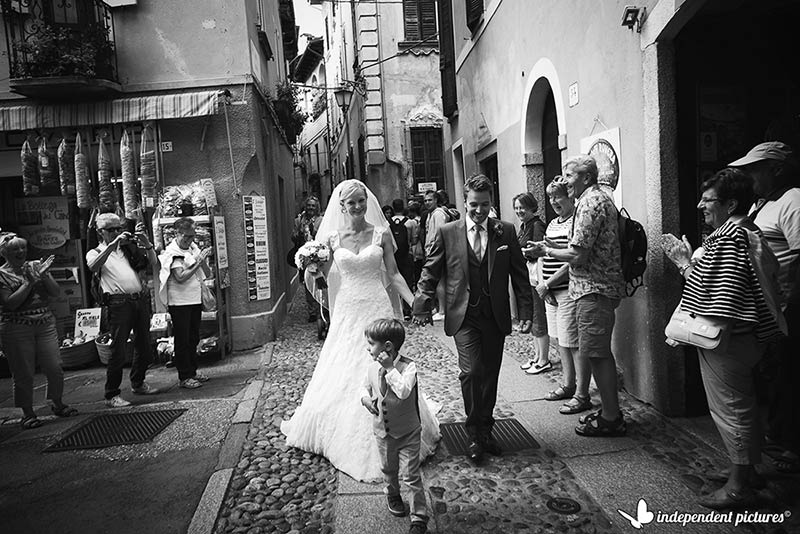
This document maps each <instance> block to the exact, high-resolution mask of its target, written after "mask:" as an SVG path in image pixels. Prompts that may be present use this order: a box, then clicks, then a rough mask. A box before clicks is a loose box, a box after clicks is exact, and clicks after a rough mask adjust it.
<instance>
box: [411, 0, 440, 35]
mask: <svg viewBox="0 0 800 534" xmlns="http://www.w3.org/2000/svg"><path fill="white" fill-rule="evenodd" d="M403 24H404V27H405V39H406V41H423V40H425V39H428V38H431V39H432V38H433V37H434V36H435V35H436V2H435V0H403ZM432 40H433V39H432ZM433 42H434V43H435V42H436V41H433Z"/></svg>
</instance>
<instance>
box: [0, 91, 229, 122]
mask: <svg viewBox="0 0 800 534" xmlns="http://www.w3.org/2000/svg"><path fill="white" fill-rule="evenodd" d="M218 94H219V91H198V92H191V93H173V94H166V95H149V96H136V97H128V98H117V99H115V100H104V101H99V102H89V103H80V104H44V105H38V104H26V105H21V106H20V105H17V106H3V105H2V104H0V131H12V130H34V129H41V128H64V127H74V126H91V125H101V124H116V123H125V122H142V121H150V120H159V119H185V118H189V117H202V116H204V115H214V114H216V113H217V95H218Z"/></svg>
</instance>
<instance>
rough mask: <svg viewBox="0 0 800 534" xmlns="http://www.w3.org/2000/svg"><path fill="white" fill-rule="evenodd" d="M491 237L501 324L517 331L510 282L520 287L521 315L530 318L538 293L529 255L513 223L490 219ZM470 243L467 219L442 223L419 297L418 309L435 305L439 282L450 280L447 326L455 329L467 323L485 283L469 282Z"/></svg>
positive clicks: (492, 284)
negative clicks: (533, 290)
mask: <svg viewBox="0 0 800 534" xmlns="http://www.w3.org/2000/svg"><path fill="white" fill-rule="evenodd" d="M486 228H487V234H488V235H487V237H488V243H487V245H486V253H485V254H486V255H487V256H488V258H487V259H488V268H489V287H488V288H487V289H488V293H489V295H490V296H491V303H492V312H493V314H494V320H495V321H496V322H497V326H498V327H499V328H500V331H501V332H503V334H505V335H508V334H510V333H511V309H510V306H509V295H508V282H509V280H510V281H511V286H512V287H513V289H514V295H515V297H516V299H517V310H518V312H519V319H520V320H529V319H530V318H531V313H532V311H531V310H532V307H531V306H532V297H531V295H532V293H531V287H530V283H529V282H528V271H527V267H526V266H525V258H523V257H522V251H521V250H520V246H519V242H518V241H517V235H516V231H515V230H514V226H513V225H512V224H510V223H507V222H503V221H500V220H498V219H492V218H491V217H490V218H488V219H486ZM470 250H471V248H470V244H469V240H468V239H467V227H466V222H465V221H464V219H459V220H457V221H454V222H451V223H447V224H445V225H443V226H442V227H440V228H439V229H437V231H436V237H435V239H434V242H433V246H432V247H431V251H430V254H429V255H428V258H427V260H426V261H425V266H424V267H423V269H422V274H421V275H420V278H419V281H418V282H417V295H416V297H415V298H414V307H413V313H414V314H415V315H416V314H423V313H426V312H429V311H430V310H431V301H432V300H433V297H434V295H435V294H436V285H437V283H438V282H439V280H440V279H444V280H445V303H444V314H445V319H444V331H445V334H447V335H448V336H452V335H454V334H455V333H456V332H458V330H459V329H460V328H461V325H462V323H463V322H464V317H465V315H466V312H467V304H468V303H469V298H470V293H471V292H473V293H474V292H475V291H480V290H481V288H470V287H469V257H468V254H470Z"/></svg>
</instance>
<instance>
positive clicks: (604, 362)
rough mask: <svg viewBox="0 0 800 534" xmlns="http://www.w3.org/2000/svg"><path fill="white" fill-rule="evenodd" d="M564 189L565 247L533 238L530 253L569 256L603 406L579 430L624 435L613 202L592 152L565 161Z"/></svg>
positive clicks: (577, 401) (586, 350) (586, 402)
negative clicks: (568, 220)
mask: <svg viewBox="0 0 800 534" xmlns="http://www.w3.org/2000/svg"><path fill="white" fill-rule="evenodd" d="M564 171H565V172H564V177H565V178H566V179H567V191H568V192H569V195H570V197H572V198H574V199H575V200H576V201H577V205H576V207H575V218H574V221H573V224H574V226H573V229H572V237H571V238H570V240H569V245H568V246H567V247H566V248H561V249H557V248H551V247H550V244H549V243H536V244H533V243H531V245H532V246H531V247H529V248H526V249H523V253H525V254H526V255H527V256H529V257H541V256H551V257H553V258H555V259H557V260H561V261H566V262H569V296H570V298H572V299H573V300H574V301H575V304H576V315H577V317H576V319H577V323H578V353H577V357H578V358H587V359H588V360H589V362H590V364H591V367H592V375H594V379H595V382H596V383H597V388H598V390H599V391H600V401H601V408H602V409H601V410H600V411H599V412H596V413H592V414H589V415H586V416H583V417H581V419H580V423H581V424H579V425H578V426H577V427H576V428H575V432H577V433H578V434H579V435H581V436H590V437H592V436H607V437H613V436H624V435H625V432H626V425H625V420H624V419H623V418H622V413H621V412H620V409H619V396H618V394H617V368H616V363H615V362H614V355H613V353H612V352H611V333H612V331H613V329H614V319H615V317H614V310H615V309H616V307H617V306H618V305H619V301H620V298H621V297H622V296H623V295H624V287H625V282H624V278H623V276H622V268H621V266H620V248H619V234H618V226H617V208H616V207H615V206H614V200H613V199H612V198H611V197H610V196H608V194H607V193H605V192H604V191H603V190H602V189H601V188H600V186H599V185H598V184H597V176H598V172H597V163H596V162H595V160H594V158H593V157H592V156H586V155H581V156H577V157H575V158H573V159H571V160H570V161H568V162H567V164H566V165H565V167H564ZM573 404H574V410H573V411H572V412H571V413H577V412H580V411H584V410H588V409H590V408H591V401H590V399H589V398H581V397H575V398H574V399H573Z"/></svg>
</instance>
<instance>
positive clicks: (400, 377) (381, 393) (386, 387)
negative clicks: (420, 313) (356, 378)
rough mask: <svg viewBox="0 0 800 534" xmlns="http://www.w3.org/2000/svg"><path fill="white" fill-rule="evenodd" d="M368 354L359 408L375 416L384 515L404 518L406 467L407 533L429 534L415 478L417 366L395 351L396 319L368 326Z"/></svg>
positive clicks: (399, 339) (401, 331) (398, 341)
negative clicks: (410, 496)
mask: <svg viewBox="0 0 800 534" xmlns="http://www.w3.org/2000/svg"><path fill="white" fill-rule="evenodd" d="M364 334H365V335H366V337H367V345H368V347H367V352H369V354H370V356H372V359H373V360H374V363H372V364H370V366H369V370H368V372H367V376H366V380H365V382H364V390H363V395H362V397H361V404H363V405H364V407H365V408H366V409H367V410H369V412H370V413H371V414H372V415H374V416H375V417H374V419H373V423H374V424H373V429H374V433H375V438H376V439H377V441H378V450H379V452H380V456H381V463H382V469H383V474H384V479H385V480H386V495H387V502H388V506H389V512H391V514H392V515H394V516H397V517H403V516H405V515H406V509H405V503H404V502H403V498H402V497H401V496H400V483H399V481H398V475H399V471H400V459H401V458H403V460H404V461H405V462H406V463H407V466H408V470H407V474H406V477H405V479H404V481H405V483H406V484H407V485H408V486H409V487H410V488H411V491H412V493H413V499H412V501H411V529H410V530H409V534H424V533H425V532H427V531H428V505H427V502H426V500H425V491H424V489H423V488H422V477H421V475H420V469H419V464H420V458H419V455H420V436H421V432H422V425H421V423H420V418H419V407H418V405H417V402H418V401H419V391H418V388H417V366H416V365H415V364H414V362H413V361H412V360H410V359H408V358H406V357H405V356H400V354H399V351H400V348H401V347H402V346H403V342H404V341H405V338H406V332H405V328H403V325H402V323H400V321H397V320H396V319H378V320H376V321H374V322H372V323H371V324H370V325H369V326H367V328H366V330H365V332H364Z"/></svg>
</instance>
